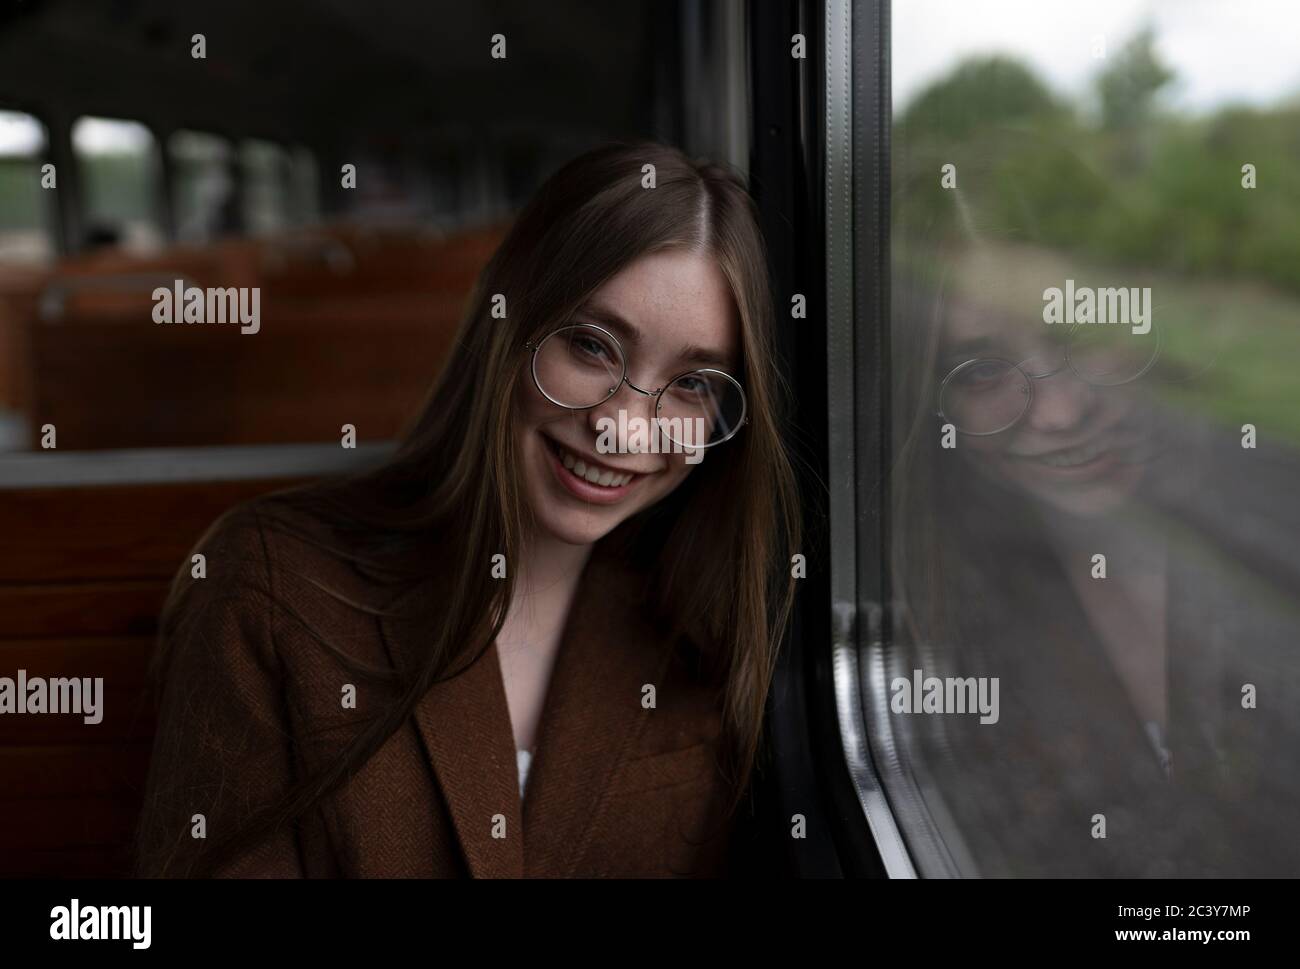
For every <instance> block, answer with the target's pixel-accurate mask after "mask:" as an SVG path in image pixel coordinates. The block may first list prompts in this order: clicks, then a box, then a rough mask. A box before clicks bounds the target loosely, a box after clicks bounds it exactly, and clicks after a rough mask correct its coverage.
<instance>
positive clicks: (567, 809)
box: [379, 543, 671, 878]
mask: <svg viewBox="0 0 1300 969" xmlns="http://www.w3.org/2000/svg"><path fill="white" fill-rule="evenodd" d="M602 546H603V543H597V545H596V547H595V549H593V551H592V555H591V557H590V558H589V559H588V561H587V564H586V566H585V568H584V570H583V573H582V576H581V578H580V580H579V582H578V588H577V593H576V594H575V596H574V600H573V604H572V606H571V607H570V609H569V613H568V618H567V619H566V622H565V627H564V632H563V634H562V637H561V643H560V648H559V653H558V655H557V656H556V660H555V666H554V669H553V670H552V673H551V681H550V684H549V685H548V687H547V693H546V699H545V702H544V704H543V708H542V718H541V723H540V726H539V732H538V741H537V746H536V748H535V750H534V755H533V761H532V766H531V768H530V770H529V775H528V786H527V797H526V799H525V800H524V802H523V804H522V805H521V803H520V796H519V780H518V767H517V763H516V757H515V747H514V733H513V730H512V728H511V722H510V709H509V705H508V703H507V701H506V694H505V685H504V681H503V679H502V675H501V666H500V660H499V658H498V656H497V649H496V644H495V643H494V644H493V645H492V646H491V647H490V648H489V649H488V650H487V651H486V652H485V653H484V654H483V655H482V656H481V657H480V658H479V659H478V660H477V661H476V662H475V663H474V664H473V665H472V666H470V667H469V668H468V669H467V670H466V671H465V672H464V673H463V674H462V675H460V676H457V677H455V678H454V679H451V680H447V681H445V682H442V683H437V684H435V685H434V686H433V687H432V688H431V689H430V690H429V692H428V693H427V694H425V696H424V697H423V698H422V699H421V700H420V701H419V703H417V704H416V707H415V711H414V718H415V723H416V727H417V729H418V732H419V734H420V738H421V742H422V744H423V747H424V750H425V752H426V754H427V756H428V759H429V765H430V767H431V768H432V769H433V772H434V774H435V776H436V777H437V781H438V785H439V787H440V789H441V790H442V793H443V797H444V798H445V799H446V803H447V808H448V811H449V812H450V814H451V818H452V822H453V824H454V826H455V829H456V836H457V839H458V840H459V842H460V846H461V850H462V852H463V854H464V857H465V861H466V863H467V865H468V867H469V871H470V874H471V875H473V876H474V877H479V878H491V877H497V878H500V877H507V878H518V877H521V876H528V877H534V876H547V877H552V876H565V875H571V874H572V873H573V872H574V871H575V869H576V868H577V866H578V864H579V863H580V861H581V858H582V856H583V853H584V851H585V849H586V846H587V842H588V839H589V838H590V836H591V834H592V832H593V830H594V828H595V827H596V824H597V822H598V820H599V818H600V816H601V814H602V812H603V811H604V808H605V799H606V794H607V790H608V788H609V786H610V784H611V783H612V781H613V779H614V776H615V774H616V772H617V771H618V770H619V768H620V766H621V765H622V763H623V761H624V760H625V759H626V758H627V756H628V752H629V751H630V750H631V749H632V748H633V746H634V744H635V742H636V740H637V738H638V736H639V735H640V733H641V731H642V729H643V728H644V726H645V724H646V722H647V720H648V718H649V717H650V716H651V715H652V714H653V711H652V710H647V709H644V708H643V707H642V695H643V688H644V687H645V686H646V685H647V684H651V685H654V686H656V688H658V687H659V686H660V685H661V684H662V683H663V681H664V676H665V674H666V672H667V667H668V663H669V661H670V658H671V649H670V648H669V647H670V645H671V643H670V641H669V638H668V637H665V636H663V635H662V634H661V633H660V632H659V631H658V630H656V628H655V627H654V625H653V624H652V623H651V622H650V621H649V619H648V618H647V614H646V612H645V602H644V580H643V578H642V577H640V576H639V575H638V574H637V573H636V572H635V571H634V570H633V569H632V568H631V567H630V566H628V565H627V564H626V563H625V562H624V560H623V559H622V557H621V556H619V555H618V554H617V553H614V552H611V551H609V550H608V548H605V547H602ZM435 585H436V583H433V582H430V583H428V584H427V587H426V585H425V584H422V585H421V586H420V587H419V588H417V589H415V590H412V592H408V593H405V594H403V595H401V596H399V597H398V598H397V599H396V600H394V601H393V602H392V603H391V604H390V607H389V610H391V611H392V612H393V613H396V614H393V615H389V614H385V615H383V616H381V617H380V619H379V625H380V629H381V632H382V634H383V637H384V640H385V642H386V644H387V646H388V649H389V654H390V657H391V658H392V660H393V662H395V663H398V664H400V665H402V666H403V667H405V668H410V667H411V666H413V665H414V664H415V663H417V662H418V659H419V656H420V653H421V650H422V649H423V647H424V643H425V641H426V639H427V634H428V632H427V627H421V626H420V625H419V624H418V623H417V622H415V621H413V620H410V619H406V618H402V616H401V609H400V606H401V604H402V603H405V602H409V601H410V597H411V596H412V595H434V594H436V592H435ZM389 610H386V612H387V611H389ZM494 817H495V818H497V822H496V825H497V828H498V830H499V822H500V820H501V819H504V824H505V832H506V836H505V837H504V838H494V837H493V829H494V820H493V819H494Z"/></svg>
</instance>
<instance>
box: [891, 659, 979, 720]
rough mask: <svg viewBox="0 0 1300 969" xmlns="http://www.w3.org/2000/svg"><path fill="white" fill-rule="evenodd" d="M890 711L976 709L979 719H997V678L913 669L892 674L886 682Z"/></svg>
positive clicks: (950, 711)
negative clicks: (933, 673) (908, 673)
mask: <svg viewBox="0 0 1300 969" xmlns="http://www.w3.org/2000/svg"><path fill="white" fill-rule="evenodd" d="M889 692H890V693H892V694H893V696H892V697H890V700H889V709H890V711H892V712H893V713H978V714H979V715H980V723H997V722H998V716H999V712H998V678H997V677H996V676H991V677H990V676H966V677H960V676H947V677H943V678H942V679H941V678H940V677H937V676H925V675H924V674H923V673H922V672H921V670H912V677H911V679H908V678H907V677H905V676H898V677H895V678H894V680H893V682H892V683H890V684H889Z"/></svg>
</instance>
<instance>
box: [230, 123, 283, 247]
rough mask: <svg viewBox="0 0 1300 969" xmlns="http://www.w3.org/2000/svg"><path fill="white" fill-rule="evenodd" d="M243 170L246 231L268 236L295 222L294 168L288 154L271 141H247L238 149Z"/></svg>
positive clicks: (251, 233)
mask: <svg viewBox="0 0 1300 969" xmlns="http://www.w3.org/2000/svg"><path fill="white" fill-rule="evenodd" d="M239 161H240V166H241V167H242V169H243V178H244V185H243V200H244V202H243V209H244V227H245V230H246V231H247V232H248V233H249V234H250V235H266V234H268V233H272V232H278V231H280V230H282V229H286V228H288V227H289V226H290V225H292V224H293V222H294V217H293V208H294V201H293V199H294V190H293V183H294V174H295V173H294V164H293V159H292V158H291V157H290V155H289V152H288V151H287V150H286V149H285V148H283V147H281V146H280V145H277V144H275V143H274V142H270V141H258V140H252V139H250V140H248V141H245V142H243V143H242V144H241V145H240V146H239Z"/></svg>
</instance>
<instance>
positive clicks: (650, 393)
mask: <svg viewBox="0 0 1300 969" xmlns="http://www.w3.org/2000/svg"><path fill="white" fill-rule="evenodd" d="M578 327H585V328H587V329H591V330H597V331H599V332H600V333H603V334H604V335H605V336H607V337H609V339H610V340H611V341H613V344H614V346H615V347H617V349H618V355H619V359H620V360H621V361H622V364H623V373H622V375H621V376H620V377H619V380H618V382H617V383H615V384H614V386H613V387H612V388H611V389H610V391H609V393H608V394H606V395H605V396H604V397H603V398H601V399H600V400H598V401H596V403H594V404H585V405H583V406H582V407H575V406H574V405H572V404H566V403H563V402H562V401H558V400H556V399H555V398H554V397H552V396H551V395H550V394H548V393H547V392H546V389H545V388H544V387H543V386H542V381H541V378H540V377H538V376H537V355H538V354H539V353H540V352H541V349H542V346H543V344H545V343H546V341H547V340H549V339H550V338H551V337H553V336H555V334H557V333H562V332H563V331H565V330H570V329H576V328H578ZM523 348H524V349H525V350H531V351H532V354H533V359H532V362H531V364H530V367H529V369H530V370H531V371H532V374H533V386H535V387H536V388H537V392H538V393H540V394H541V395H542V396H543V397H545V398H546V399H547V400H549V401H550V402H551V403H552V404H554V405H555V406H556V407H563V408H564V409H565V410H591V409H592V408H593V407H599V406H600V405H601V404H603V403H605V402H606V401H608V400H610V399H611V398H612V397H614V396H615V395H616V394H617V393H618V392H619V389H620V388H621V387H622V386H623V385H624V384H627V385H628V386H629V387H631V388H632V389H633V390H635V391H636V392H637V393H638V394H641V395H642V396H644V397H653V398H654V399H655V417H656V418H658V417H659V410H660V408H662V407H663V393H664V391H665V390H667V389H668V388H669V387H671V386H672V385H673V384H674V383H676V382H677V381H678V380H681V379H682V378H683V377H689V376H690V375H691V374H693V373H715V374H717V375H718V376H720V377H725V378H726V379H727V380H730V381H731V382H732V383H733V384H734V385H735V387H736V390H738V391H740V420H738V421H737V422H736V423H735V425H734V426H733V427H732V429H731V431H730V432H728V434H727V436H726V437H723V438H719V439H718V440H716V441H713V442H712V443H709V444H692V445H689V447H690V448H691V449H692V450H695V449H700V450H703V449H704V448H711V447H717V446H718V445H719V444H725V443H726V442H727V441H730V440H731V439H732V438H733V437H735V436H736V435H737V434H738V433H740V429H741V428H743V427H744V426H745V425H746V424H748V423H749V395H748V394H746V393H745V388H744V386H742V385H741V383H740V381H739V380H737V379H736V378H735V377H733V376H732V375H731V374H729V373H727V372H726V371H725V370H718V369H716V368H714V367H696V368H695V369H693V370H683V371H682V372H681V373H679V374H677V375H676V376H674V377H673V378H672V379H671V380H669V381H668V382H667V383H666V384H664V385H663V386H662V387H660V388H659V389H658V390H642V389H641V388H640V387H638V386H637V385H636V384H634V383H632V381H631V380H629V379H628V376H627V350H625V349H624V348H623V343H622V341H621V340H619V338H618V337H616V336H615V335H614V334H613V333H611V332H610V331H609V330H607V329H605V328H604V327H603V326H599V325H598V324H596V323H565V324H564V325H563V326H558V327H556V328H555V329H554V330H552V331H551V332H550V333H548V334H546V336H544V337H542V338H541V339H540V340H538V341H537V342H536V343H533V341H531V340H526V341H524V346H523ZM673 443H675V444H676V443H679V442H676V441H674V442H673ZM681 446H682V447H686V446H687V445H681Z"/></svg>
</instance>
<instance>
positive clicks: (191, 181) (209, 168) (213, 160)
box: [167, 131, 237, 242]
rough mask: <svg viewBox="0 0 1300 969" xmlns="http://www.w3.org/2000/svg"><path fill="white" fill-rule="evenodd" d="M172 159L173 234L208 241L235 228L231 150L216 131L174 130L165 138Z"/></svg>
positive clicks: (189, 240) (196, 240) (235, 211)
mask: <svg viewBox="0 0 1300 969" xmlns="http://www.w3.org/2000/svg"><path fill="white" fill-rule="evenodd" d="M167 152H168V155H169V156H170V158H171V162H172V191H173V195H174V208H175V213H176V235H177V238H178V239H179V240H180V241H181V242H208V241H210V240H212V239H215V238H217V237H218V236H221V235H224V234H226V233H229V232H232V231H234V230H235V229H236V228H237V224H236V220H237V208H236V192H235V175H234V171H233V163H234V151H233V150H232V148H231V146H230V143H229V142H228V141H226V140H225V139H224V138H218V137H217V136H216V135H210V134H203V133H201V132H198V131H177V132H175V133H173V134H172V136H171V137H170V138H169V139H168V140H167Z"/></svg>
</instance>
